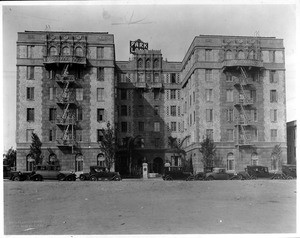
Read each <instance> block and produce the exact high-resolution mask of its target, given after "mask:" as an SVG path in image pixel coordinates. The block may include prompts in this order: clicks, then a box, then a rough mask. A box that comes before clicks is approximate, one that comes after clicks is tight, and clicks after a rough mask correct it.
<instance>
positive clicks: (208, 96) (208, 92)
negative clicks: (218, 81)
mask: <svg viewBox="0 0 300 238" xmlns="http://www.w3.org/2000/svg"><path fill="white" fill-rule="evenodd" d="M212 91H213V90H212V89H205V98H206V101H207V102H212Z"/></svg>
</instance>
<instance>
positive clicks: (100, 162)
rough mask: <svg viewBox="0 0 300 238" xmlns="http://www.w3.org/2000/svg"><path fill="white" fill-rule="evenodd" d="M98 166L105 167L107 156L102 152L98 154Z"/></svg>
mask: <svg viewBox="0 0 300 238" xmlns="http://www.w3.org/2000/svg"><path fill="white" fill-rule="evenodd" d="M97 166H101V167H105V157H104V154H102V153H100V154H98V155H97Z"/></svg>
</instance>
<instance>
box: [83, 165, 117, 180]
mask: <svg viewBox="0 0 300 238" xmlns="http://www.w3.org/2000/svg"><path fill="white" fill-rule="evenodd" d="M79 179H80V180H81V181H84V180H91V181H98V180H110V181H111V180H114V181H120V180H121V176H120V174H119V173H118V172H109V171H107V168H106V167H101V166H90V172H89V173H83V174H81V175H80V176H79Z"/></svg>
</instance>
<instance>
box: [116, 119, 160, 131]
mask: <svg viewBox="0 0 300 238" xmlns="http://www.w3.org/2000/svg"><path fill="white" fill-rule="evenodd" d="M120 129H121V132H122V133H126V132H130V130H131V122H126V121H122V122H121V128H120ZM138 131H139V132H144V131H145V122H142V121H141V122H138ZM153 131H154V132H160V122H154V123H153Z"/></svg>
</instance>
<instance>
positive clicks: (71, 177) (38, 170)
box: [30, 165, 76, 181]
mask: <svg viewBox="0 0 300 238" xmlns="http://www.w3.org/2000/svg"><path fill="white" fill-rule="evenodd" d="M44 179H56V180H59V181H75V180H76V174H74V173H72V172H70V171H61V170H60V166H59V165H37V166H36V167H35V173H34V174H33V175H31V176H30V180H33V181H42V180H44Z"/></svg>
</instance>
